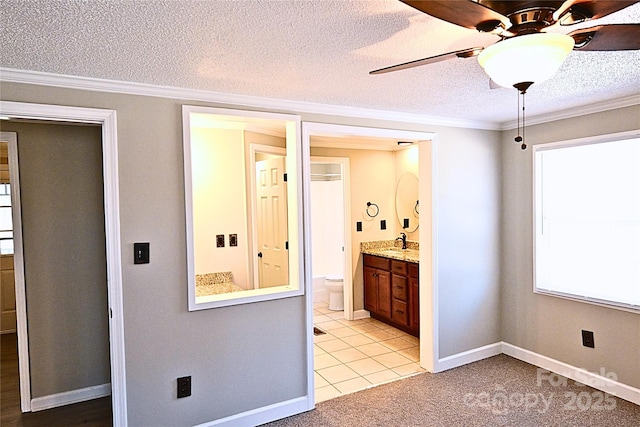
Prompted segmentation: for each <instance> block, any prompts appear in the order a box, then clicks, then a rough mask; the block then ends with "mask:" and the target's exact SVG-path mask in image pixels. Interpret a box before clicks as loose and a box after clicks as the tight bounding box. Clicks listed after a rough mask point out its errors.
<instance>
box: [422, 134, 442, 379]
mask: <svg viewBox="0 0 640 427" xmlns="http://www.w3.org/2000/svg"><path fill="white" fill-rule="evenodd" d="M418 158H419V160H418V165H419V167H418V178H419V180H420V181H421V182H423V183H424V182H430V183H431V186H430V187H427V186H426V185H421V186H419V189H418V194H419V199H420V200H428V201H429V203H430V206H429V205H427V209H425V210H426V211H428V212H429V213H430V217H429V218H430V219H429V220H428V221H427V223H426V224H424V223H423V224H422V227H420V228H419V229H418V236H419V241H420V242H422V244H421V246H422V247H423V248H429V250H428V251H426V250H422V251H420V265H419V276H420V284H419V289H420V295H419V299H420V308H419V310H420V366H421V367H423V368H424V369H426V370H427V371H429V372H439V371H440V367H439V355H440V332H439V327H440V326H439V316H440V310H439V299H438V135H437V134H433V135H432V136H431V139H430V142H429V143H427V142H423V143H420V145H418ZM423 208H424V206H423ZM429 221H430V222H429Z"/></svg>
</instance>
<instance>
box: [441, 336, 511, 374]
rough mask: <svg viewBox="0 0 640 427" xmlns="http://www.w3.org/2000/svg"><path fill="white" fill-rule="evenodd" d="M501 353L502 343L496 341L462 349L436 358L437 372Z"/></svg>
mask: <svg viewBox="0 0 640 427" xmlns="http://www.w3.org/2000/svg"><path fill="white" fill-rule="evenodd" d="M501 353H502V343H501V342H498V343H494V344H489V345H485V346H483V347H478V348H474V349H471V350H469V351H463V352H462V353H458V354H453V355H451V356H447V357H443V358H442V359H440V360H438V372H442V371H446V370H447V369H453V368H457V367H458V366H463V365H467V364H469V363H473V362H477V361H478V360H482V359H486V358H489V357H493V356H497V355H499V354H501Z"/></svg>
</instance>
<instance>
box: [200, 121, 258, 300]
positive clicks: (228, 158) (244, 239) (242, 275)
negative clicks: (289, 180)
mask: <svg viewBox="0 0 640 427" xmlns="http://www.w3.org/2000/svg"><path fill="white" fill-rule="evenodd" d="M191 145H192V173H193V182H192V185H193V226H194V230H195V231H194V253H195V270H196V274H204V273H215V272H224V271H231V272H232V274H233V279H234V282H235V283H236V284H237V285H238V286H241V287H243V288H245V289H250V288H251V286H250V280H249V278H250V276H249V260H248V253H249V252H248V233H247V206H246V197H245V188H246V182H245V176H246V174H245V169H244V164H245V160H244V159H245V150H244V141H243V132H242V131H240V130H228V129H211V128H208V129H202V128H200V129H198V128H196V129H192V138H191ZM232 233H233V234H237V235H238V246H235V247H231V246H229V234H232ZM218 234H222V235H223V236H224V241H225V244H224V247H222V248H218V247H217V246H216V235H218Z"/></svg>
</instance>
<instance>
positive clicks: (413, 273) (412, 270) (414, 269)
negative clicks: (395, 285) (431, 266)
mask: <svg viewBox="0 0 640 427" xmlns="http://www.w3.org/2000/svg"><path fill="white" fill-rule="evenodd" d="M407 265H408V266H409V277H416V278H417V277H418V264H416V263H413V262H408V263H407Z"/></svg>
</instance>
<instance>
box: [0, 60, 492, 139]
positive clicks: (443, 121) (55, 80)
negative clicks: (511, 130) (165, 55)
mask: <svg viewBox="0 0 640 427" xmlns="http://www.w3.org/2000/svg"><path fill="white" fill-rule="evenodd" d="M0 81H4V82H11V83H23V84H33V85H42V86H53V87H62V88H67V89H80V90H90V91H97V92H110V93H121V94H128V95H142V96H152V97H159V98H171V99H184V100H189V101H202V102H212V103H216V104H228V105H233V106H245V107H254V108H264V109H268V110H279V111H286V112H290V113H296V114H299V113H309V114H322V115H330V116H344V117H353V118H363V119H375V120H387V121H396V122H403V123H414V124H422V125H432V126H446V127H457V128H471V129H483V130H501V127H500V124H499V123H496V122H489V121H482V120H463V119H454V118H444V117H436V116H427V115H423V114H416V113H403V112H399V111H384V110H374V109H367V108H356V107H347V106H340V105H330V104H318V103H313V102H305V101H292V100H285V99H274V98H265V97H258V96H251V95H238V94H231V93H223V92H215V91H209V90H201V89H189V88H180V87H173V86H156V85H151V84H146V83H134V82H124V81H116V80H106V79H96V78H90V77H81V76H72V75H64V74H54V73H45V72H40V71H29V70H18V69H13V68H2V67H0Z"/></svg>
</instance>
